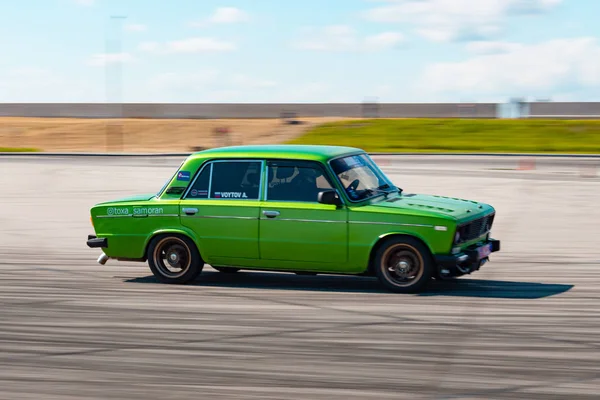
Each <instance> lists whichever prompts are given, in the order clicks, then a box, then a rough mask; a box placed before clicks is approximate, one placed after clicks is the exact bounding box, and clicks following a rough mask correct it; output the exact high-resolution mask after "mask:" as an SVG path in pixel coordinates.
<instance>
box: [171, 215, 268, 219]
mask: <svg viewBox="0 0 600 400" xmlns="http://www.w3.org/2000/svg"><path fill="white" fill-rule="evenodd" d="M181 216H182V217H187V218H218V219H256V220H258V219H259V218H258V217H239V216H235V215H185V214H182V215H181Z"/></svg>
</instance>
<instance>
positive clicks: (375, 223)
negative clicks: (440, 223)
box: [349, 221, 433, 228]
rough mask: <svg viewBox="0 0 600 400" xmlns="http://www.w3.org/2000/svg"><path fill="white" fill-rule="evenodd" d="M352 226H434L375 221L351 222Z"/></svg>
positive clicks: (431, 226)
mask: <svg viewBox="0 0 600 400" xmlns="http://www.w3.org/2000/svg"><path fill="white" fill-rule="evenodd" d="M349 223H350V224H372V225H396V226H416V227H421V228H433V225H421V224H401V223H395V222H373V221H349Z"/></svg>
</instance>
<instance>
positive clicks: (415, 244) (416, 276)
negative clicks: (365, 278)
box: [373, 237, 433, 293]
mask: <svg viewBox="0 0 600 400" xmlns="http://www.w3.org/2000/svg"><path fill="white" fill-rule="evenodd" d="M373 261H374V269H375V274H376V276H377V278H378V279H379V281H380V282H381V283H382V284H383V286H385V287H386V288H387V289H388V290H390V291H392V292H395V293H417V292H419V291H421V290H423V289H424V288H425V286H426V285H427V284H428V283H429V282H430V280H431V278H432V275H433V274H432V272H433V259H432V256H431V253H430V251H429V249H428V248H427V247H426V246H425V245H424V244H423V243H421V242H420V241H419V240H417V239H414V238H411V237H394V238H390V239H387V240H386V241H385V242H384V243H383V244H382V245H381V246H379V248H378V249H377V251H376V253H375V257H374V260H373Z"/></svg>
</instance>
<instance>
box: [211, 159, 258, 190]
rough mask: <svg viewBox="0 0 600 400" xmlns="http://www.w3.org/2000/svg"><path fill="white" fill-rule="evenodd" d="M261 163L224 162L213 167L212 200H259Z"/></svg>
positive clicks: (214, 164)
mask: <svg viewBox="0 0 600 400" xmlns="http://www.w3.org/2000/svg"><path fill="white" fill-rule="evenodd" d="M261 164H262V163H261V162H260V161H223V162H214V163H213V165H212V178H211V184H210V198H211V199H241V200H258V198H259V193H260V172H261Z"/></svg>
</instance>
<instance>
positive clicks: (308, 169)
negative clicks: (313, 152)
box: [267, 161, 333, 203]
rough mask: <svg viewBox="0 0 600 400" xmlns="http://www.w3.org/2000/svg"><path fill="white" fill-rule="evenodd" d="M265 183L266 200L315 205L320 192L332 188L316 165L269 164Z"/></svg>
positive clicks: (322, 171)
mask: <svg viewBox="0 0 600 400" xmlns="http://www.w3.org/2000/svg"><path fill="white" fill-rule="evenodd" d="M267 182H268V187H267V200H271V201H302V202H314V203H316V202H317V200H318V195H319V192H320V191H322V190H325V189H332V188H333V186H332V185H331V182H330V181H329V179H328V178H327V176H326V175H325V171H324V170H323V168H322V167H321V166H319V165H318V164H316V163H299V162H290V161H286V162H276V161H273V162H270V163H269V165H268V177H267Z"/></svg>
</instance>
